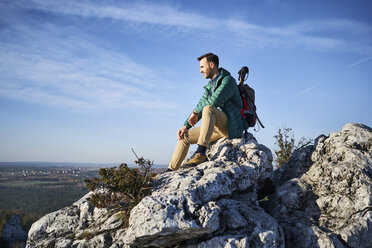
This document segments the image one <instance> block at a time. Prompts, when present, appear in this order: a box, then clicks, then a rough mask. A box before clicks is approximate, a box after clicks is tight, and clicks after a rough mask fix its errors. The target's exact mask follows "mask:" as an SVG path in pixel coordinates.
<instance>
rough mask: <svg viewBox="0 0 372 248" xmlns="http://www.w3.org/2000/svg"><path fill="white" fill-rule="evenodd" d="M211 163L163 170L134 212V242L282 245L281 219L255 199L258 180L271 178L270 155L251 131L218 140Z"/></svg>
mask: <svg viewBox="0 0 372 248" xmlns="http://www.w3.org/2000/svg"><path fill="white" fill-rule="evenodd" d="M207 156H208V157H209V160H210V161H209V162H206V163H202V164H200V165H198V166H197V167H196V168H192V169H185V170H179V171H175V172H171V173H165V174H163V175H162V176H161V177H159V179H158V181H157V185H156V186H155V189H154V192H153V193H152V195H151V196H148V197H146V198H144V199H143V200H142V201H141V202H140V203H139V204H138V205H137V206H136V207H135V208H133V210H132V211H131V215H130V219H129V227H128V229H127V232H126V236H125V238H124V243H125V244H127V245H128V246H131V247H167V246H172V245H178V246H179V247H188V246H189V247H191V246H192V247H207V246H208V245H210V244H217V243H218V244H221V245H222V244H224V246H217V247H230V245H233V244H234V245H237V246H238V247H239V246H241V247H247V246H246V244H250V246H252V247H284V242H283V234H282V230H281V228H280V227H279V226H278V224H277V222H276V221H275V220H274V219H273V218H272V217H271V216H269V215H268V214H266V213H265V212H264V211H263V210H262V209H261V208H260V207H259V206H258V202H257V195H256V188H257V182H259V181H263V180H265V179H268V178H271V175H272V154H271V151H270V150H269V149H268V148H266V147H265V146H262V145H259V144H258V143H257V141H256V140H255V139H254V138H253V136H252V135H250V136H249V137H248V139H247V140H244V139H234V140H228V139H220V140H219V141H217V142H216V143H215V144H213V145H212V146H211V147H210V149H209V152H208V153H207Z"/></svg>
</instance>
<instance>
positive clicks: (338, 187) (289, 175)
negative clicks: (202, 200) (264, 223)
mask: <svg viewBox="0 0 372 248" xmlns="http://www.w3.org/2000/svg"><path fill="white" fill-rule="evenodd" d="M273 180H274V182H275V184H276V186H277V193H276V194H275V195H274V196H273V197H272V199H271V200H270V201H269V202H266V203H265V204H264V205H265V208H266V210H267V211H268V212H269V213H270V214H272V216H273V217H274V218H275V219H277V220H278V221H279V223H280V225H281V226H282V227H283V230H284V233H285V237H286V245H287V247H372V223H371V222H372V219H371V212H370V211H371V210H372V129H371V128H369V127H367V126H364V125H360V124H347V125H345V126H344V127H343V129H342V131H341V132H335V133H331V134H330V135H329V137H325V136H320V137H319V138H318V139H317V140H316V142H315V145H314V146H309V147H306V148H304V149H302V150H300V151H297V153H296V154H294V155H293V157H292V158H291V161H290V162H289V163H288V164H286V165H284V166H283V167H282V168H281V169H280V170H277V171H276V172H275V173H274V179H273Z"/></svg>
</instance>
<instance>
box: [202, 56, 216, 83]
mask: <svg viewBox="0 0 372 248" xmlns="http://www.w3.org/2000/svg"><path fill="white" fill-rule="evenodd" d="M213 67H214V64H213V63H212V62H208V61H207V58H202V59H201V60H200V72H201V73H203V76H204V77H205V78H206V79H207V78H210V79H212V76H213V75H212V69H213Z"/></svg>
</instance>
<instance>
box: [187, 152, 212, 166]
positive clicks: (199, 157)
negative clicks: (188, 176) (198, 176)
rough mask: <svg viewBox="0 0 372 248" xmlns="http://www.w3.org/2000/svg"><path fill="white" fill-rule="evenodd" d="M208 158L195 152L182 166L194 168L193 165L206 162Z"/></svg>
mask: <svg viewBox="0 0 372 248" xmlns="http://www.w3.org/2000/svg"><path fill="white" fill-rule="evenodd" d="M207 160H208V159H207V156H206V155H201V154H200V153H195V155H194V156H193V157H192V158H191V159H189V160H187V161H186V162H185V163H183V165H182V168H192V167H195V166H197V165H198V164H201V163H204V162H205V161H207Z"/></svg>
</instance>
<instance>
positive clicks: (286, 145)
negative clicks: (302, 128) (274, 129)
mask: <svg viewBox="0 0 372 248" xmlns="http://www.w3.org/2000/svg"><path fill="white" fill-rule="evenodd" d="M274 139H275V148H274V152H275V163H276V168H280V167H281V166H282V165H283V164H285V163H288V162H289V159H290V158H291V157H292V154H293V152H294V151H295V150H297V149H301V148H303V147H305V146H307V145H309V144H311V143H312V142H313V140H312V139H307V138H305V137H302V138H301V139H300V140H299V141H298V143H297V144H296V142H295V138H294V135H293V132H292V128H289V127H286V126H283V127H282V128H279V129H278V134H276V135H274Z"/></svg>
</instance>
